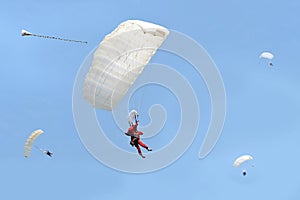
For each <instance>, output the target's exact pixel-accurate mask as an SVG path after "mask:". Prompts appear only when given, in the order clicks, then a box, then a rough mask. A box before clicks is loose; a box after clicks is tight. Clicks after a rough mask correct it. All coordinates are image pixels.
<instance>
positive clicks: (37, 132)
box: [24, 129, 44, 158]
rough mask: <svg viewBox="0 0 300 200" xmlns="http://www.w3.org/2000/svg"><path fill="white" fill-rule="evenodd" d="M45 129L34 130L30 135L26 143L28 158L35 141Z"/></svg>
mask: <svg viewBox="0 0 300 200" xmlns="http://www.w3.org/2000/svg"><path fill="white" fill-rule="evenodd" d="M43 132H44V131H43V130H42V129H38V130H35V131H33V132H32V133H31V134H30V135H29V137H28V138H27V140H26V142H25V145H24V156H25V158H28V157H29V156H30V153H31V150H32V145H33V143H34V141H35V139H36V138H37V137H38V136H40V135H41V134H42V133H43Z"/></svg>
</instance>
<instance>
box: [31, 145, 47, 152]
mask: <svg viewBox="0 0 300 200" xmlns="http://www.w3.org/2000/svg"><path fill="white" fill-rule="evenodd" d="M33 146H34V148H36V149H38V150H40V151H44V149H41V148H40V147H38V146H37V145H33Z"/></svg>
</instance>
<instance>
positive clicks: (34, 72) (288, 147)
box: [0, 0, 300, 200]
mask: <svg viewBox="0 0 300 200" xmlns="http://www.w3.org/2000/svg"><path fill="white" fill-rule="evenodd" d="M299 8H300V2H299V1H296V0H289V1H277V2H274V1H271V0H269V1H265V0H262V1H258V0H254V1H248V2H245V1H238V0H234V1H233V0H231V1H216V0H213V1H182V2H174V1H164V2H162V1H158V0H153V1H148V2H142V1H138V0H131V1H115V0H112V1H108V0H104V1H91V0H88V1H67V0H62V1H51V2H50V1H43V2H38V1H31V0H28V1H7V2H3V3H2V5H1V8H0V17H1V20H0V27H1V29H0V34H1V36H2V37H1V39H0V44H1V47H2V48H1V61H2V62H1V68H0V69H1V79H0V83H1V84H0V88H1V91H2V96H1V104H0V106H1V113H2V114H1V115H0V122H1V126H0V129H1V130H0V133H1V135H0V136H1V137H0V139H1V141H0V155H1V160H2V161H1V165H0V169H1V172H0V175H1V181H0V186H1V192H0V199H21V198H22V199H32V200H35V199H45V200H48V199H49V200H50V199H51V200H53V199H74V200H77V199H78V200H81V199H84V200H96V199H132V198H143V199H145V200H147V199H162V198H170V199H171V198H172V199H183V198H189V199H240V198H241V197H242V198H243V199H245V200H248V199H251V200H253V199H273V200H277V199H278V200H282V199H291V200H298V199H299V198H300V192H299V191H300V183H299V180H300V173H299V171H298V169H299V167H300V162H299V161H298V159H297V158H298V152H299V146H298V143H299V142H300V136H299V130H300V125H299V123H297V122H299V120H300V115H299V111H300V106H299V100H300V95H299V85H300V79H299V74H300V69H299V62H298V55H299V52H300V51H299V50H300V38H299V35H300V26H299V25H300V16H299V15H300V14H299ZM128 19H140V20H144V21H149V22H153V23H157V24H161V25H163V26H165V27H167V28H169V29H173V30H176V31H179V32H182V33H184V34H186V35H188V36H190V37H191V38H193V39H194V40H195V41H197V42H198V43H199V44H201V45H202V46H203V47H204V48H205V49H206V50H207V52H208V53H209V54H210V56H211V57H212V59H213V60H214V62H215V63H216V65H217V67H218V69H219V71H220V74H221V76H222V79H223V81H224V85H225V89H226V96H227V115H226V121H225V125H224V129H223V132H222V135H221V137H220V140H219V141H218V143H217V145H216V146H215V148H214V150H213V151H212V152H211V153H210V154H209V156H207V157H206V158H205V159H203V160H200V159H198V152H199V147H200V144H201V143H202V141H203V137H204V132H205V130H206V129H207V127H208V124H209V118H210V116H209V115H210V104H209V102H210V101H209V94H208V93H207V89H206V88H205V84H204V82H203V80H202V79H201V77H197V76H195V75H194V74H193V70H192V69H191V68H189V66H188V65H187V64H186V63H184V62H183V61H182V60H176V58H174V60H172V59H171V60H170V59H169V56H168V55H166V53H164V52H161V51H158V52H157V54H156V55H155V57H154V58H153V59H152V62H160V63H164V64H168V65H169V66H170V67H174V68H176V70H178V71H179V72H180V73H182V74H183V75H184V76H186V77H188V79H189V80H190V82H191V84H192V85H196V86H195V87H197V88H198V89H199V93H197V97H198V98H200V99H201V121H200V124H199V132H198V134H197V136H196V138H195V140H194V142H193V144H192V145H191V146H190V148H189V149H188V150H187V151H186V152H185V154H184V155H183V156H182V157H181V158H180V159H178V160H177V161H176V162H175V163H173V164H172V165H170V166H168V167H166V168H164V169H162V170H159V171H156V172H152V173H147V174H128V173H123V172H119V171H117V170H113V169H110V168H109V167H107V166H105V165H103V164H101V163H100V162H98V161H97V160H96V159H94V158H93V157H92V156H91V155H90V154H89V153H88V151H87V150H86V149H85V147H84V146H83V144H82V143H81V141H80V138H79V136H78V133H77V131H76V128H75V124H74V122H73V114H72V91H73V84H74V81H75V78H76V74H77V71H78V70H79V68H80V66H81V63H82V62H83V60H84V58H85V57H86V56H87V55H88V54H89V52H90V51H92V50H93V49H94V48H95V47H96V46H97V45H98V43H99V42H100V41H101V40H102V39H103V37H104V36H105V35H106V34H108V33H110V32H111V31H112V30H113V29H114V28H115V27H116V26H117V25H118V24H119V23H121V22H123V21H125V20H128ZM22 29H26V30H28V31H31V32H34V33H37V34H38V33H40V34H47V35H55V36H61V37H66V38H72V39H78V40H85V41H88V44H87V45H82V44H77V43H67V42H62V41H55V40H46V39H41V38H33V37H31V38H29V37H27V38H24V37H21V30H22ZM266 50H268V51H271V52H273V53H274V54H275V58H274V61H273V63H274V67H273V68H269V67H268V65H267V63H266V62H264V61H262V60H259V59H258V56H259V54H260V53H261V52H262V51H266ZM182 66H187V68H183V67H182ZM154 90H159V93H161V95H168V93H165V92H164V91H163V90H162V89H161V88H156V87H152V88H148V89H146V92H145V93H148V98H147V100H144V101H143V102H142V104H143V105H142V107H141V110H142V111H140V113H141V116H140V117H141V118H140V120H141V121H140V123H141V125H143V124H146V123H147V122H148V120H149V117H148V115H147V109H148V107H149V106H150V104H151V103H157V101H159V100H160V99H157V98H154V97H153V98H152V96H153V95H150V94H152V92H153V91H154ZM139 95H140V94H137V100H135V102H137V101H139V100H138V99H139V98H140V97H138V96H139ZM146 97H147V95H146ZM162 103H166V102H164V101H163V102H162ZM133 104H134V103H133ZM165 105H166V109H167V110H168V111H169V110H170V112H171V111H173V112H175V113H176V112H177V108H172V106H170V105H171V104H165ZM172 105H173V104H172ZM174 105H176V103H174ZM143 111H144V113H143ZM202 113H203V114H202ZM97 114H98V115H99V116H100V117H101V116H102V115H104V116H105V115H108V113H106V112H104V111H97ZM177 114H178V113H177ZM168 116H169V118H168V121H167V123H166V126H165V128H164V129H163V130H162V132H163V133H165V132H174V131H175V130H176V128H177V124H178V123H179V122H178V121H177V122H176V120H178V116H177V115H174V117H173V115H168ZM176 116H177V117H176ZM202 116H203V117H202ZM110 120H111V118H107V119H106V121H105V123H106V124H110V123H112V122H111V121H110ZM37 128H42V129H43V130H44V131H45V134H44V135H42V136H41V137H39V138H38V141H37V145H39V146H40V147H42V148H48V149H51V150H52V151H53V152H54V157H53V158H48V157H46V156H45V155H43V154H41V153H40V152H39V151H37V150H35V149H34V150H33V152H32V156H31V157H30V159H25V158H24V157H23V145H24V142H25V140H26V137H27V136H28V135H29V133H30V132H31V131H33V130H35V129H37ZM107 129H109V127H107ZM111 129H112V130H113V131H114V130H116V129H114V128H111ZM162 135H163V134H162ZM162 135H158V136H157V138H151V139H147V140H145V142H147V143H148V144H149V145H150V146H152V147H153V148H154V150H155V149H157V148H160V147H161V146H163V145H164V144H166V143H168V140H169V139H171V137H172V135H168V137H167V138H165V137H163V136H162ZM109 137H111V136H109ZM118 137H119V136H118ZM111 138H112V140H113V141H114V140H115V141H114V142H116V143H117V144H118V145H119V146H121V147H122V148H126V149H127V150H129V151H133V152H134V150H133V149H131V148H130V147H129V146H128V139H127V138H125V137H119V138H120V140H118V139H115V138H113V137H111ZM105 153H109V152H105ZM244 153H249V154H251V155H253V157H254V160H253V163H254V164H255V167H254V168H250V169H249V174H248V176H247V177H242V176H241V173H240V169H234V168H233V167H232V162H233V160H234V159H235V158H236V157H237V156H239V155H241V154H244Z"/></svg>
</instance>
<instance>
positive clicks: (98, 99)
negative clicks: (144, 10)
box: [83, 20, 169, 111]
mask: <svg viewBox="0 0 300 200" xmlns="http://www.w3.org/2000/svg"><path fill="white" fill-rule="evenodd" d="M168 34H169V31H168V29H166V28H164V27H162V26H160V25H156V24H153V23H149V22H144V21H140V20H128V21H125V22H123V23H121V24H120V25H119V26H118V27H117V28H116V29H115V30H114V31H112V32H111V33H110V34H108V35H106V36H105V38H104V39H103V40H102V42H101V43H100V44H99V46H98V47H97V49H96V50H95V52H94V54H93V60H92V64H91V66H90V69H89V72H88V73H87V75H86V77H85V82H84V86H83V97H84V99H85V100H86V101H87V102H88V103H90V104H91V105H92V106H93V107H95V108H100V109H105V110H110V111H111V110H113V109H114V108H115V107H116V105H117V104H118V103H119V101H120V100H121V99H122V98H123V97H124V96H125V94H126V93H127V91H128V90H129V88H130V87H131V85H132V84H133V83H134V82H135V80H136V79H137V78H138V76H139V75H140V74H141V73H142V71H143V69H144V67H145V66H146V65H147V64H148V63H149V61H150V59H151V58H152V56H153V55H154V54H155V53H156V51H157V49H158V48H159V47H160V46H161V44H162V43H163V42H164V40H165V39H166V37H167V36H168Z"/></svg>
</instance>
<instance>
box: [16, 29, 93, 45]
mask: <svg viewBox="0 0 300 200" xmlns="http://www.w3.org/2000/svg"><path fill="white" fill-rule="evenodd" d="M22 36H34V37H42V38H48V39H54V40H62V41H67V42H79V43H85V44H87V42H86V41H81V40H70V39H65V38H59V37H54V36H47V35H37V34H34V33H31V32H29V31H26V30H24V29H23V30H22Z"/></svg>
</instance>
